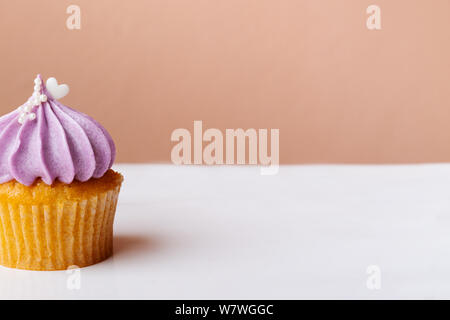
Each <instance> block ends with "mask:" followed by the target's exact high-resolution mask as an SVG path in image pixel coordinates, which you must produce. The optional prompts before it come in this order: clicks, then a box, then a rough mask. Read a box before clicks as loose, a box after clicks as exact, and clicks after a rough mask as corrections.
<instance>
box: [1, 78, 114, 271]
mask: <svg viewBox="0 0 450 320" xmlns="http://www.w3.org/2000/svg"><path fill="white" fill-rule="evenodd" d="M34 83H35V86H34V93H33V95H32V96H31V98H30V99H29V100H28V101H27V102H26V103H25V104H24V105H22V106H20V107H19V108H18V109H16V110H14V111H12V112H11V113H9V114H7V115H5V116H3V117H1V118H0V264H1V265H3V266H6V267H10V268H18V269H26V270H63V269H67V268H68V267H71V266H78V267H85V266H89V265H92V264H95V263H98V262H100V261H102V260H104V259H106V258H108V257H109V256H111V254H112V250H113V246H112V243H113V224H114V215H115V210H116V205H117V199H118V195H119V191H120V186H121V184H122V181H123V177H122V175H120V174H119V173H117V172H115V171H113V170H111V166H112V164H113V162H114V158H115V154H116V152H115V146H114V142H113V140H112V139H111V136H110V135H109V134H108V132H107V131H106V130H105V129H104V128H103V127H102V126H101V125H100V124H99V123H98V122H96V121H95V120H94V119H92V118H91V117H89V116H87V115H85V114H83V113H81V112H78V111H75V110H73V109H71V108H69V107H67V106H64V105H63V104H61V103H60V102H59V101H58V100H57V99H60V98H62V97H63V96H65V95H66V94H67V93H68V87H67V86H66V85H58V84H57V82H56V80H55V79H54V78H50V79H48V80H47V83H46V85H45V84H44V83H43V81H42V78H41V77H40V76H37V78H36V79H35V81H34Z"/></svg>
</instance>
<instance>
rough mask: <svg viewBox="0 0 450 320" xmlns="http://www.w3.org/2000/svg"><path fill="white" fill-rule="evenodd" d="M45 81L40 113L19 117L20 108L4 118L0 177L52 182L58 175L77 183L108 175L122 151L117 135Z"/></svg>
mask: <svg viewBox="0 0 450 320" xmlns="http://www.w3.org/2000/svg"><path fill="white" fill-rule="evenodd" d="M39 79H41V78H40V76H39ZM41 86H42V88H41V91H40V92H41V93H42V94H45V95H46V96H47V101H45V102H42V103H40V105H37V106H34V107H33V108H32V110H31V111H32V112H33V113H34V114H35V115H36V116H35V119H28V120H26V121H24V122H23V123H22V124H21V123H19V117H20V115H21V111H20V110H19V109H18V110H15V111H13V112H11V113H9V114H7V115H4V116H3V117H1V118H0V183H5V182H8V181H10V180H13V179H15V180H17V181H18V182H20V183H22V184H24V185H27V186H29V185H31V184H33V182H34V181H35V180H36V179H37V178H42V180H43V181H44V182H45V183H46V184H49V185H51V184H52V183H53V182H54V181H55V180H56V179H58V180H60V181H62V182H64V183H71V182H72V181H73V180H74V179H76V180H79V181H82V182H83V181H87V180H89V179H90V178H100V177H102V176H103V175H104V174H105V172H106V171H107V170H108V169H110V168H111V166H112V164H113V162H114V158H115V155H116V150H115V146H114V142H113V140H112V138H111V136H110V135H109V134H108V132H107V131H106V129H105V128H103V127H102V126H101V125H100V124H99V123H98V122H97V121H95V120H94V119H92V118H91V117H89V116H87V115H85V114H83V113H81V112H78V111H75V110H73V109H71V108H69V107H67V106H64V105H63V104H61V103H60V102H59V101H57V100H56V99H54V98H53V97H52V96H51V94H50V93H49V92H48V91H47V88H46V87H45V85H44V83H42V85H41ZM22 107H23V106H22Z"/></svg>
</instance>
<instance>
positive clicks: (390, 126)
mask: <svg viewBox="0 0 450 320" xmlns="http://www.w3.org/2000/svg"><path fill="white" fill-rule="evenodd" d="M70 4H77V5H79V6H80V7H81V12H82V26H81V30H74V31H71V30H68V29H67V28H66V19H67V17H68V14H66V8H67V7H68V6H69V5H70ZM371 4H377V5H379V6H380V7H381V14H382V30H380V31H369V30H368V29H367V28H366V19H367V14H366V8H367V7H368V6H369V5H371ZM0 38H1V39H2V46H1V52H0V57H1V60H0V66H1V69H0V70H1V77H0V96H1V97H2V101H1V103H0V112H1V113H2V114H3V113H6V112H8V111H10V110H12V109H13V108H16V107H17V106H19V105H20V104H22V103H23V102H24V101H25V100H26V99H27V98H28V97H29V95H31V93H32V91H33V79H34V77H35V75H36V74H37V73H42V74H43V76H44V77H49V76H55V77H56V78H57V79H59V80H60V81H62V82H66V83H68V84H69V85H70V87H71V93H70V94H69V96H67V97H66V98H64V99H63V100H62V102H63V103H65V104H67V105H69V106H71V107H73V108H76V109H79V110H80V111H83V112H85V113H88V114H89V115H91V116H93V117H94V118H96V119H97V120H98V121H100V122H101V123H103V124H104V126H105V127H106V128H107V129H108V130H109V131H110V133H111V134H112V135H113V137H114V139H115V141H116V144H117V148H118V161H121V162H168V161H170V150H171V148H172V146H173V145H174V143H172V142H171V141H170V135H171V132H172V131H173V130H174V129H176V128H188V129H190V130H191V132H192V130H193V121H194V120H202V121H203V126H204V128H205V129H206V128H211V127H214V128H219V129H222V130H223V131H225V128H238V127H241V128H244V129H247V128H279V129H280V160H281V162H282V163H310V162H338V163H342V162H344V163H400V162H428V161H433V162H434V161H449V160H450V129H449V124H448V122H449V120H450V1H448V0H433V1H424V0H396V1H392V0H371V1H366V0H320V1H318V0H281V1H275V0H239V1H238V0H229V1H220V0H189V1H188V0H159V1H156V0H133V1H123V0H96V1H92V0H91V1H87V0H73V1H65V0H58V1H56V0H40V1H24V0H15V1H2V2H1V4H0Z"/></svg>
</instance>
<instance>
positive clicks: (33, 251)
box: [0, 185, 120, 270]
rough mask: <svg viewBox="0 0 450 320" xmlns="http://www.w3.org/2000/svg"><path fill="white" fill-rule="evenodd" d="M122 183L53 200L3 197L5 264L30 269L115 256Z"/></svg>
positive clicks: (1, 258) (0, 258) (0, 221)
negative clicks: (18, 200) (42, 201)
mask: <svg viewBox="0 0 450 320" xmlns="http://www.w3.org/2000/svg"><path fill="white" fill-rule="evenodd" d="M119 191H120V185H118V186H117V187H115V188H114V189H111V190H107V191H104V192H100V193H98V194H97V195H91V196H89V197H87V198H86V199H72V200H71V199H69V200H66V201H58V202H55V203H49V204H28V203H24V204H20V203H18V204H17V203H14V202H13V203H10V202H8V201H7V200H4V199H2V200H0V264H1V265H3V266H6V267H10V268H18V269H27V270H64V269H67V268H68V267H69V266H72V265H76V266H78V267H85V266H89V265H92V264H95V263H98V262H100V261H102V260H104V259H106V258H108V257H109V256H111V254H112V250H113V223H114V215H115V211H116V205H117V199H118V196H119Z"/></svg>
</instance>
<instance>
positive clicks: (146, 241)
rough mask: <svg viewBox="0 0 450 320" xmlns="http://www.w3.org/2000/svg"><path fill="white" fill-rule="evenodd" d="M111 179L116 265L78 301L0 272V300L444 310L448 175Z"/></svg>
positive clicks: (449, 168)
mask: <svg viewBox="0 0 450 320" xmlns="http://www.w3.org/2000/svg"><path fill="white" fill-rule="evenodd" d="M116 169H118V170H119V171H121V172H122V173H123V174H124V176H125V183H124V186H123V190H122V193H121V196H120V200H119V205H118V209H117V215H116V222H115V240H114V245H115V254H114V256H113V257H112V258H110V259H108V260H106V261H104V262H102V263H100V264H97V265H94V266H91V267H87V268H83V269H81V270H80V273H79V275H80V280H81V281H80V284H81V287H80V289H79V290H76V289H72V290H70V289H68V286H67V282H68V277H70V275H69V274H67V272H66V271H56V272H37V271H21V270H13V269H8V268H3V267H1V268H0V298H3V299H5V298H6V299H11V298H13V299H17V298H19V299H20V298H28V299H40V298H56V299H81V298H84V299H95V298H100V299H116V298H117V299H302V298H306V299H312V298H325V299H328V298H344V299H347V298H362V299H378V298H385V299H392V298H450V165H409V166H328V165H327V166H282V167H281V168H280V171H279V174H278V175H274V176H261V175H260V174H259V170H258V169H257V168H256V167H237V166H235V167H195V166H172V165H117V166H116ZM370 265H376V266H378V267H379V268H380V270H381V278H380V279H381V288H380V289H379V290H369V289H368V288H367V286H366V280H367V278H368V274H367V273H366V269H367V267H368V266H370Z"/></svg>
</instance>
